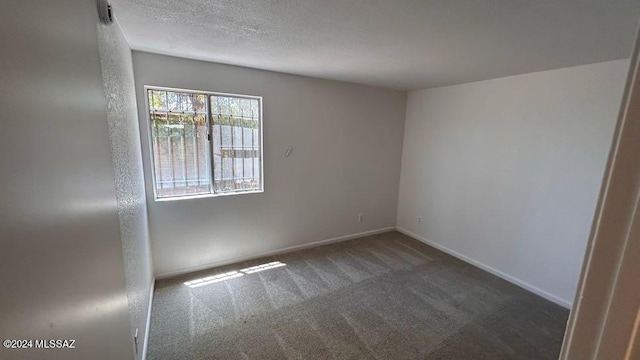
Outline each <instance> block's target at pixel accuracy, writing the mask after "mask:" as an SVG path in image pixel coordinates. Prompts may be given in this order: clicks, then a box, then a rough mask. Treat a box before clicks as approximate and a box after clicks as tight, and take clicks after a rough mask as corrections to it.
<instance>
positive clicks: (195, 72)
mask: <svg viewBox="0 0 640 360" xmlns="http://www.w3.org/2000/svg"><path fill="white" fill-rule="evenodd" d="M133 65H134V74H135V79H136V92H137V96H138V104H141V106H139V110H140V112H139V118H140V123H141V130H140V131H141V134H142V142H143V146H142V149H143V159H144V166H145V176H146V181H147V197H148V199H149V200H148V211H149V227H150V234H151V243H152V253H153V264H154V269H155V273H156V275H166V274H170V273H175V272H179V271H185V270H189V269H193V268H198V267H203V266H207V265H213V264H216V263H219V262H223V261H229V260H233V259H238V258H243V257H248V256H255V255H258V254H262V253H265V252H268V251H273V250H279V249H282V248H286V247H290V246H296V245H304V244H309V243H311V242H315V241H319V240H324V239H329V238H334V237H339V236H344V235H350V234H354V233H360V232H364V231H369V230H374V229H380V228H384V227H389V226H393V225H394V224H395V220H396V209H397V199H398V182H399V176H400V159H401V150H402V136H403V126H404V125H403V123H404V111H405V104H406V93H404V92H400V91H390V90H383V89H377V88H372V87H367V86H362V85H354V84H348V83H340V82H334V81H327V80H319V79H312V78H305V77H300V76H293V75H285V74H279V73H273V72H268V71H261V70H253V69H247V68H239V67H234V66H228V65H221V64H214V63H208V62H202V61H193V60H186V59H180V58H174V57H168V56H162V55H153V54H149V53H141V52H136V51H134V52H133ZM144 85H156V86H168V87H177V88H183V89H200V90H210V91H220V92H228V93H236V94H247V95H259V96H263V108H264V109H263V110H264V189H265V191H264V193H260V194H244V195H231V196H220V197H215V198H211V197H209V198H200V199H188V200H177V201H159V202H156V201H154V200H153V191H152V189H153V188H152V184H151V177H150V175H151V168H150V160H149V144H148V131H147V115H146V114H145V107H144V105H142V104H145V98H144V96H145V94H144V88H143V87H144ZM290 145H291V146H293V147H294V150H293V152H292V154H291V156H290V157H288V158H285V157H284V152H285V149H286V148H287V147H288V146H290ZM359 213H362V214H364V221H363V222H358V214H359Z"/></svg>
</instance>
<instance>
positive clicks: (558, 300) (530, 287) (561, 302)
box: [396, 226, 571, 309]
mask: <svg viewBox="0 0 640 360" xmlns="http://www.w3.org/2000/svg"><path fill="white" fill-rule="evenodd" d="M396 230H397V231H398V232H401V233H403V234H405V235H407V236H410V237H412V238H414V239H416V240H418V241H420V242H423V243H425V244H427V245H429V246H432V247H434V248H436V249H438V250H440V251H442V252H445V253H447V254H449V255H451V256H453V257H456V258H458V259H460V260H462V261H464V262H466V263H469V264H471V265H473V266H475V267H477V268H480V269H482V270H484V271H486V272H488V273H491V274H493V275H495V276H497V277H500V278H502V279H504V280H506V281H508V282H510V283H512V284H515V285H518V286H519V287H521V288H523V289H525V290H528V291H531V292H532V293H534V294H536V295H538V296H540V297H543V298H545V299H547V300H549V301H551V302H553V303H556V304H558V305H560V306H562V307H565V308H567V309H571V301H568V300H565V299H561V298H559V297H557V296H555V295H553V294H550V293H548V292H546V291H544V290H542V289H540V288H537V287H535V286H533V285H531V284H529V283H527V282H524V281H522V280H520V279H517V278H515V277H513V276H511V275H508V274H505V273H503V272H502V271H500V270H496V269H494V268H492V267H491V266H489V265H485V264H483V263H481V262H480V261H478V260H475V259H472V258H470V257H468V256H466V255H463V254H460V253H459V252H457V251H454V250H451V249H449V248H447V247H445V246H442V245H440V244H438V243H435V242H433V241H431V240H428V239H426V238H424V237H422V236H420V235H418V234H415V233H413V232H411V231H409V230H406V229H403V228H401V227H399V226H396Z"/></svg>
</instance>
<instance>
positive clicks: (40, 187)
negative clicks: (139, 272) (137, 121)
mask: <svg viewBox="0 0 640 360" xmlns="http://www.w3.org/2000/svg"><path fill="white" fill-rule="evenodd" d="M97 23H98V18H97V11H96V4H95V2H93V1H77V0H59V1H56V2H55V5H54V4H52V2H50V1H9V2H3V7H2V11H0V43H1V44H2V56H0V69H2V70H1V71H0V119H1V122H0V123H1V124H2V130H1V131H0V169H1V170H0V239H1V241H0V243H1V249H0V274H2V275H1V276H0V289H1V290H0V292H1V295H0V338H1V339H74V340H76V343H75V346H76V349H75V350H68V349H65V350H15V349H5V348H4V347H1V348H0V358H2V359H42V358H43V357H46V358H47V359H65V360H68V359H112V360H123V359H132V358H133V346H132V341H131V338H130V333H129V331H128V330H129V316H128V309H127V294H126V287H125V276H124V262H123V257H122V244H121V241H120V228H119V222H118V214H117V206H116V195H115V189H114V172H113V167H112V162H111V154H110V146H109V133H108V128H107V112H106V105H105V97H104V91H103V81H102V77H101V71H100V58H99V54H98V35H97V29H96V24H97Z"/></svg>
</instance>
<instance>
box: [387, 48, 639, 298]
mask: <svg viewBox="0 0 640 360" xmlns="http://www.w3.org/2000/svg"><path fill="white" fill-rule="evenodd" d="M627 66H628V61H627V60H618V61H611V62H605V63H599V64H593V65H586V66H578V67H572V68H566V69H558V70H552V71H546V72H540V73H534V74H527V75H521V76H514V77H508V78H502V79H495V80H489V81H482V82H477V83H470V84H464V85H458V86H450V87H444V88H437V89H430V90H422V91H415V92H411V93H409V96H408V100H407V117H406V125H405V138H404V148H403V157H402V174H401V181H400V198H399V205H398V220H397V224H398V226H399V227H400V228H402V229H404V230H407V231H409V232H411V233H413V234H416V235H418V236H420V237H422V238H424V239H427V240H429V241H431V242H433V243H435V244H436V245H438V246H440V247H443V248H446V249H448V250H450V251H453V252H456V253H458V254H459V255H461V256H464V257H467V258H468V259H469V260H471V261H473V262H476V263H477V264H480V265H481V266H485V267H489V268H492V269H494V270H497V271H498V272H502V273H503V276H506V277H510V278H511V280H512V281H516V282H520V284H521V285H524V286H526V287H529V288H530V289H534V290H537V292H538V293H539V294H541V295H543V296H546V297H547V298H549V299H551V300H553V301H556V302H558V303H561V304H564V305H565V306H570V303H571V300H572V299H573V295H574V292H575V289H576V285H577V280H578V275H579V271H580V265H581V262H582V259H583V256H584V251H585V246H586V242H587V237H588V234H589V229H590V226H591V221H592V218H593V214H594V210H595V205H596V200H597V197H598V193H599V190H600V184H601V182H602V176H603V172H604V167H605V162H606V158H607V155H608V151H609V148H610V146H611V140H612V134H613V129H614V125H615V121H616V117H617V112H618V107H619V105H620V100H621V96H622V90H623V87H624V82H625V77H626V71H627ZM418 217H422V219H423V220H422V222H418V221H417V218H418Z"/></svg>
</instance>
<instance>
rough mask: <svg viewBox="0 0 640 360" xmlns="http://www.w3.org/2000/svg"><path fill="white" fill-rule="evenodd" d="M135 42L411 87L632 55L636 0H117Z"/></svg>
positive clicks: (167, 51) (163, 50)
mask: <svg viewBox="0 0 640 360" xmlns="http://www.w3.org/2000/svg"><path fill="white" fill-rule="evenodd" d="M111 1H112V3H113V4H114V9H115V14H116V16H117V17H118V18H119V20H120V21H121V24H122V27H123V30H124V33H125V36H126V38H127V40H128V41H129V44H130V45H131V47H132V48H133V49H134V50H141V51H146V52H152V53H160V54H164V55H173V56H179V57H186V58H192V59H198V60H208V61H214V62H220V63H226V64H232V65H240V66H247V67H253V68H258V69H264V70H272V71H279V72H285V73H293V74H298V75H307V76H313V77H320V78H327V79H333V80H342V81H350V82H357V83H363V84H369V85H375V86H381V87H388V88H394V89H399V90H415V89H421V88H428V87H436V86H443V85H451V84H457V83H465V82H471V81H478V80H486V79H491V78H497V77H504V76H510V75H516V74H522V73H530V72H537V71H542V70H551V69H557V68H563V67H569V66H575V65H582V64H588V63H596V62H602V61H607V60H614V59H622V58H627V57H629V55H630V53H631V45H632V42H633V38H634V33H635V29H636V25H637V20H638V17H639V16H640V2H639V1H637V0H615V1H602V0H563V1H549V0H547V1H530V0H493V1H478V0H458V1H449V0H428V1H425V0H394V1H389V0H350V1H328V0H323V1H311V0H307V1H300V0H278V1H275V0H270V1H265V0H246V1H231V0H216V1H211V0H181V1H176V0H111Z"/></svg>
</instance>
